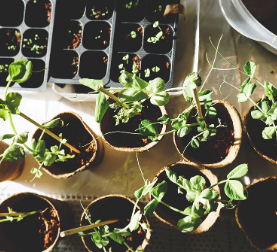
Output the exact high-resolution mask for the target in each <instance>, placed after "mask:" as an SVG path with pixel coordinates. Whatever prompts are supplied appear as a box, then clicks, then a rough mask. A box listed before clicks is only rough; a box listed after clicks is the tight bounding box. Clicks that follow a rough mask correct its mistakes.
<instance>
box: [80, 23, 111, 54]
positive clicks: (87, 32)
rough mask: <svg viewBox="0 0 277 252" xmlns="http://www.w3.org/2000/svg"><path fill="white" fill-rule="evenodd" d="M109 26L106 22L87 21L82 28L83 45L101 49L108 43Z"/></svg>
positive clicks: (88, 47) (109, 35)
mask: <svg viewBox="0 0 277 252" xmlns="http://www.w3.org/2000/svg"><path fill="white" fill-rule="evenodd" d="M110 37H111V26H110V25H109V24H108V23H107V22H103V21H99V22H93V21H91V22H89V23H87V24H86V25H85V29H84V47H85V48H87V49H100V50H103V49H105V48H107V47H108V46H109V45H110Z"/></svg>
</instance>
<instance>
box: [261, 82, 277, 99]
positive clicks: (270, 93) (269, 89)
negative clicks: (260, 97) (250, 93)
mask: <svg viewBox="0 0 277 252" xmlns="http://www.w3.org/2000/svg"><path fill="white" fill-rule="evenodd" d="M264 90H265V94H266V96H267V97H268V99H269V100H271V101H273V100H274V96H277V89H276V87H275V86H274V85H272V84H271V83H269V82H266V83H265V85H264Z"/></svg>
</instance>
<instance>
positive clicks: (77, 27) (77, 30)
mask: <svg viewBox="0 0 277 252" xmlns="http://www.w3.org/2000/svg"><path fill="white" fill-rule="evenodd" d="M82 30H83V25H82V24H81V23H79V22H78V23H75V24H73V25H72V27H71V28H69V29H68V32H67V36H66V45H65V47H66V48H67V49H75V48H77V47H78V46H79V45H80V44H81V41H82Z"/></svg>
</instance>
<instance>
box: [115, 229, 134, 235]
mask: <svg viewBox="0 0 277 252" xmlns="http://www.w3.org/2000/svg"><path fill="white" fill-rule="evenodd" d="M113 232H114V233H116V234H120V235H121V236H130V235H132V234H131V233H130V232H128V231H126V230H122V229H118V228H115V229H114V230H113Z"/></svg>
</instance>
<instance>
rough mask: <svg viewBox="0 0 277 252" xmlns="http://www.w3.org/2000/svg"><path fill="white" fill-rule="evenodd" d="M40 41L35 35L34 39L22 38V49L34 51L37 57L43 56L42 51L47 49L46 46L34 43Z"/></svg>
mask: <svg viewBox="0 0 277 252" xmlns="http://www.w3.org/2000/svg"><path fill="white" fill-rule="evenodd" d="M44 39H45V41H47V37H46V38H44ZM40 40H41V39H40V37H39V36H38V34H35V37H34V38H33V39H31V38H29V39H28V38H24V39H23V45H22V47H23V48H29V49H30V51H34V52H36V54H38V55H39V54H43V52H44V49H45V48H46V47H47V45H38V44H36V42H39V41H40Z"/></svg>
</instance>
